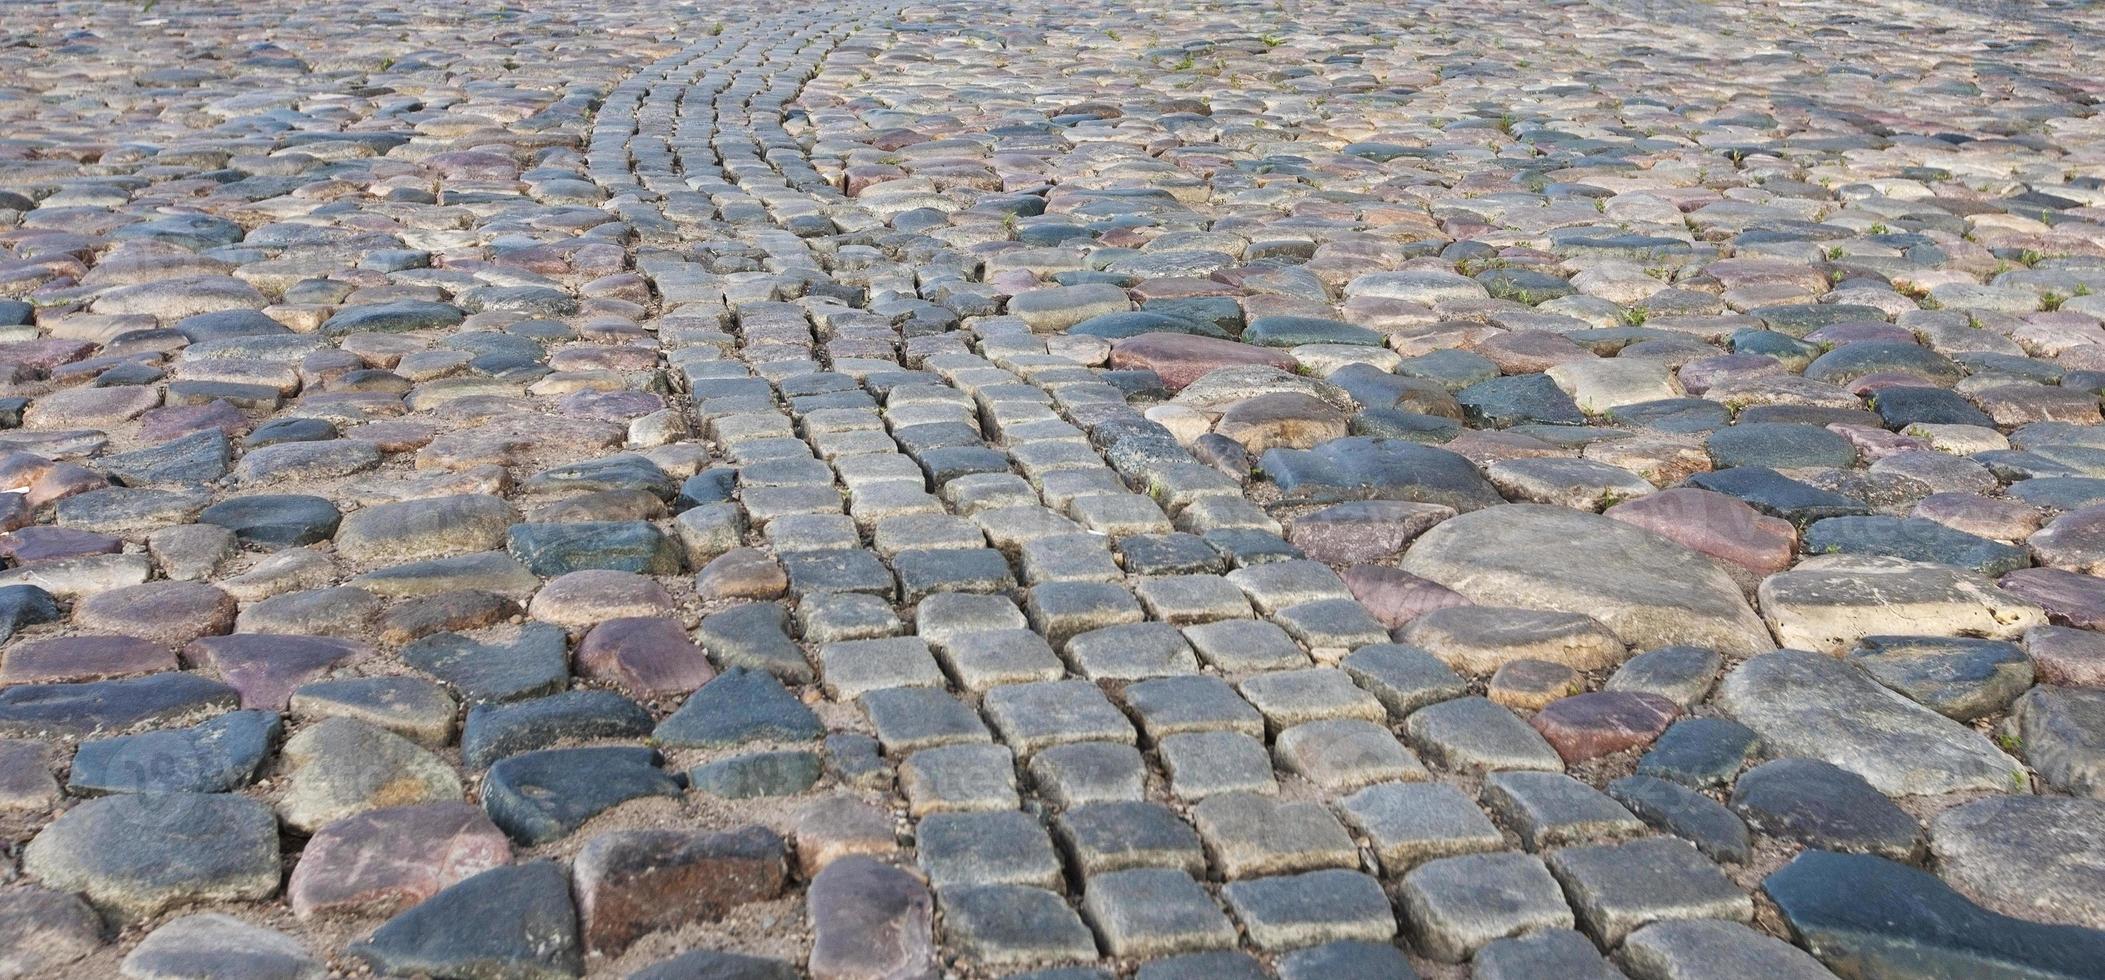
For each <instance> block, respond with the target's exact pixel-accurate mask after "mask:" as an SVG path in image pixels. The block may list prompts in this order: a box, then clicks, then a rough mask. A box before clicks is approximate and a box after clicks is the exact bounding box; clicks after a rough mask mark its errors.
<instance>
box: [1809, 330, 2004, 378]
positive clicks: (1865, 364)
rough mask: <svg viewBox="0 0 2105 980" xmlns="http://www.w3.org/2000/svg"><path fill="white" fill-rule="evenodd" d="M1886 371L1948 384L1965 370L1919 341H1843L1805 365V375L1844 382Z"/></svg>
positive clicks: (1962, 374)
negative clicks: (1855, 342)
mask: <svg viewBox="0 0 2105 980" xmlns="http://www.w3.org/2000/svg"><path fill="white" fill-rule="evenodd" d="M1887 371H1895V372H1900V373H1903V374H1912V375H1914V376H1916V377H1918V378H1922V379H1923V380H1925V381H1934V382H1936V383H1938V384H1951V383H1953V382H1955V381H1957V380H1959V378H1960V377H1962V376H1964V374H1965V372H1964V371H1962V370H1960V368H1959V366H1958V365H1957V364H1953V363H1952V362H1951V359H1950V358H1947V357H1945V356H1944V355H1942V354H1939V353H1937V352H1936V351H1933V350H1930V349H1929V348H1927V347H1924V346H1922V345H1921V344H1911V343H1907V342H1906V341H1897V340H1877V341H1866V342H1864V343H1858V344H1843V345H1842V346H1840V347H1837V348H1835V349H1834V350H1831V351H1828V352H1827V353H1825V354H1822V355H1820V356H1819V357H1818V358H1815V359H1814V360H1813V363H1811V364H1809V365H1807V366H1806V368H1805V376H1806V377H1808V378H1811V379H1813V380H1814V381H1825V382H1827V383H1828V384H1833V385H1845V386H1846V385H1848V384H1849V383H1850V382H1852V381H1855V380H1856V379H1858V378H1861V377H1863V376H1864V375H1867V374H1873V373H1879V372H1887Z"/></svg>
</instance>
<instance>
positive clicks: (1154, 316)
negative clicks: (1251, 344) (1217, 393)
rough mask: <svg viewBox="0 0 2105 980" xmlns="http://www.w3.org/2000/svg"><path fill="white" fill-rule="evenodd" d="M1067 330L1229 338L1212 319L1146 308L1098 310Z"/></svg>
mask: <svg viewBox="0 0 2105 980" xmlns="http://www.w3.org/2000/svg"><path fill="white" fill-rule="evenodd" d="M1067 332H1068V333H1071V334H1074V335H1076V336H1080V337H1101V338H1103V339H1105V340H1124V339H1125V338H1127V337H1138V336H1140V335H1141V334H1144V333H1188V334H1196V335H1198V336H1201V337H1214V338H1217V339H1220V340H1228V339H1231V337H1230V335H1229V333H1228V331H1226V330H1223V329H1221V328H1220V327H1219V326H1217V325H1215V324H1213V323H1210V322H1207V321H1203V320H1187V319H1185V318H1183V317H1180V316H1170V315H1168V314H1164V313H1151V312H1149V311H1147V310H1126V311H1124V312H1121V313H1102V314H1098V315H1096V316H1093V317H1090V318H1089V319H1087V320H1083V321H1082V322H1080V323H1077V324H1075V325H1074V326H1073V327H1072V328H1071V329H1069V330H1068V331H1067Z"/></svg>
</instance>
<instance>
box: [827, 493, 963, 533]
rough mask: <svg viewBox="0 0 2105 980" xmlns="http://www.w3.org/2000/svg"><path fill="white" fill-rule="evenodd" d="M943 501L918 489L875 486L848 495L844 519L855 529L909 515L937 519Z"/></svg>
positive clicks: (869, 527) (868, 527)
mask: <svg viewBox="0 0 2105 980" xmlns="http://www.w3.org/2000/svg"><path fill="white" fill-rule="evenodd" d="M942 513H943V502H942V501H940V500H937V499H936V498H935V496H934V495H933V494H930V493H929V492H927V491H925V490H922V489H921V488H919V487H915V486H911V485H908V484H904V483H875V484H871V485H870V486H867V487H864V488H862V489H860V490H857V491H855V492H854V493H851V494H849V495H848V516H849V517H853V518H855V524H856V526H857V527H860V528H863V529H865V530H869V529H872V528H875V527H876V526H877V525H878V524H879V523H880V522H882V521H885V520H888V519H891V518H897V517H904V516H907V515H910V514H919V515H927V516H932V517H935V516H941V515H942Z"/></svg>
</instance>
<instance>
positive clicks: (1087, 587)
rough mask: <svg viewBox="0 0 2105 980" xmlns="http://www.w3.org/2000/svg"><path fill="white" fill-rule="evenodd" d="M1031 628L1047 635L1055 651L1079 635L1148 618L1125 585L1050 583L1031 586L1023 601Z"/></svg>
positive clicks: (1107, 583) (1138, 601)
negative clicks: (1069, 639)
mask: <svg viewBox="0 0 2105 980" xmlns="http://www.w3.org/2000/svg"><path fill="white" fill-rule="evenodd" d="M1024 613H1025V614H1026V615H1028V616H1029V617H1030V627H1031V628H1032V629H1034V630H1037V631H1038V632H1040V633H1043V634H1045V638H1046V639H1047V640H1049V641H1051V642H1052V645H1053V648H1054V649H1059V648H1061V647H1064V646H1065V645H1066V643H1067V640H1068V638H1069V637H1072V636H1074V635H1075V634H1077V633H1087V632H1089V631H1090V630H1097V629H1103V628H1104V627H1106V626H1118V625H1121V624H1124V623H1137V622H1140V621H1141V620H1143V619H1145V618H1147V617H1146V614H1145V613H1143V612H1141V609H1140V600H1138V599H1135V598H1133V594H1132V593H1131V592H1127V591H1126V590H1125V587H1124V586H1119V585H1113V584H1111V583H1109V582H1047V583H1045V584H1043V585H1034V586H1031V591H1030V595H1029V596H1028V597H1027V598H1026V600H1025V602H1024Z"/></svg>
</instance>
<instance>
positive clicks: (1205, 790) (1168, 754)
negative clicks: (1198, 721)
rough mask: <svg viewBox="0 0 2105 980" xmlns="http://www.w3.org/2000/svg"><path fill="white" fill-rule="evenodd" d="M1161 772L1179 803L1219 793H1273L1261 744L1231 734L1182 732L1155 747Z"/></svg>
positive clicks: (1269, 760)
mask: <svg viewBox="0 0 2105 980" xmlns="http://www.w3.org/2000/svg"><path fill="white" fill-rule="evenodd" d="M1155 753H1156V754H1157V755H1159V756H1161V758H1162V768H1163V769H1165V770H1168V772H1169V791H1170V792H1171V793H1172V794H1174V795H1175V796H1176V797H1177V798H1178V799H1180V800H1189V801H1196V800H1203V799H1205V798H1207V797H1209V796H1218V795H1220V794H1222V793H1277V792H1279V781H1278V780H1277V779H1276V778H1274V777H1273V775H1272V757H1271V756H1270V755H1268V754H1266V753H1265V750H1264V743H1263V742H1260V741H1258V740H1257V739H1255V738H1252V737H1250V736H1248V735H1241V734H1238V733H1235V732H1184V733H1181V734H1177V735H1166V736H1163V737H1162V738H1161V739H1159V740H1158V741H1157V742H1156V744H1155Z"/></svg>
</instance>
